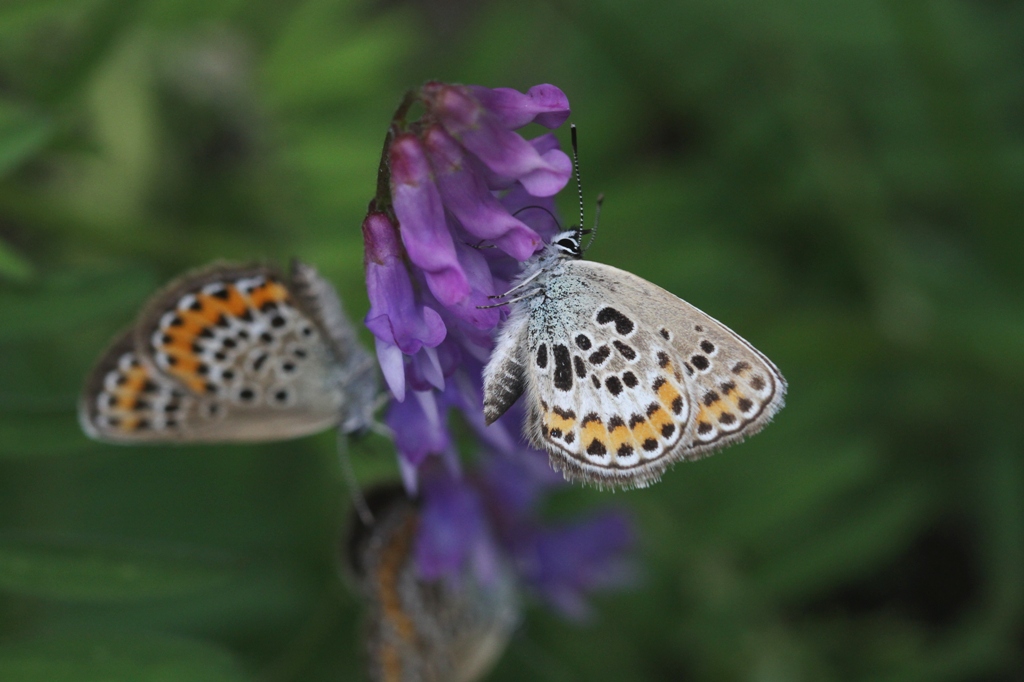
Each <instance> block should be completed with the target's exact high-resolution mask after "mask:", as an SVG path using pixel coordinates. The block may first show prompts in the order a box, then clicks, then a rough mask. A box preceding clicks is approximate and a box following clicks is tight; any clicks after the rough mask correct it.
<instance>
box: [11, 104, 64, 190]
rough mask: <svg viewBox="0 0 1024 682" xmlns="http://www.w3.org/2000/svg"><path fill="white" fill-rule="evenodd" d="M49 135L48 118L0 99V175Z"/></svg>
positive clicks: (14, 166) (40, 144)
mask: <svg viewBox="0 0 1024 682" xmlns="http://www.w3.org/2000/svg"><path fill="white" fill-rule="evenodd" d="M52 134H53V125H52V124H51V122H50V121H49V120H48V119H46V118H44V117H42V116H39V115H32V114H31V113H29V112H28V111H25V110H23V109H21V108H19V107H15V106H14V105H12V104H10V103H9V102H5V101H3V100H0V177H2V176H4V175H7V174H8V173H10V172H11V171H12V170H14V169H16V168H17V167H18V165H20V164H21V163H22V162H24V161H25V159H27V158H29V157H30V156H32V155H33V154H35V153H36V152H38V151H39V150H40V149H42V148H43V147H44V146H45V145H46V143H47V142H49V140H50V138H51V136H52Z"/></svg>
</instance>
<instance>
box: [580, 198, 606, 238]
mask: <svg viewBox="0 0 1024 682" xmlns="http://www.w3.org/2000/svg"><path fill="white" fill-rule="evenodd" d="M602 204H604V193H603V192H602V193H601V194H598V195H597V208H596V209H595V211H594V229H593V230H589V232H590V241H588V242H587V247H586V248H585V249H583V252H584V253H586V251H588V250H589V249H590V245H591V244H593V243H594V238H595V237H597V221H599V220H600V219H601V205H602ZM585 231H586V230H585Z"/></svg>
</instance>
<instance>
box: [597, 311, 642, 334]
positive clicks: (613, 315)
mask: <svg viewBox="0 0 1024 682" xmlns="http://www.w3.org/2000/svg"><path fill="white" fill-rule="evenodd" d="M596 319H597V323H598V324H610V323H614V324H615V331H616V332H617V333H618V334H619V335H621V336H628V335H629V334H630V333H631V332H632V331H633V327H634V325H633V320H631V319H629V318H628V317H626V316H625V315H623V314H622V313H620V312H619V311H618V310H616V309H615V308H610V307H606V308H601V310H599V311H598V312H597V318H596Z"/></svg>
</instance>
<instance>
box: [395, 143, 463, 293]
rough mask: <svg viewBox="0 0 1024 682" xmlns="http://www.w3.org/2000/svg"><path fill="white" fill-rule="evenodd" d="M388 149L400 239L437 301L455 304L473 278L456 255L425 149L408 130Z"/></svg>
mask: <svg viewBox="0 0 1024 682" xmlns="http://www.w3.org/2000/svg"><path fill="white" fill-rule="evenodd" d="M388 151H389V157H388V158H389V161H390V164H391V197H392V202H393V205H394V209H395V215H396V216H397V217H398V222H399V228H400V233H401V235H402V243H403V244H404V245H405V249H406V251H407V252H408V254H409V260H411V261H412V262H413V263H414V264H415V265H417V266H419V267H420V268H421V269H422V270H423V272H424V275H425V277H426V281H427V285H428V286H429V287H430V290H431V292H433V294H434V296H436V297H437V300H439V301H441V303H443V304H444V305H451V304H452V303H455V302H457V301H459V300H461V299H462V298H464V297H465V296H466V295H467V294H469V283H468V282H467V281H466V275H465V273H463V272H462V268H461V267H460V266H459V260H458V257H457V256H456V255H455V244H454V243H453V241H452V235H451V233H450V232H449V231H448V226H447V223H446V222H445V216H444V206H443V204H442V202H441V195H440V193H439V192H438V191H437V186H436V185H435V184H434V179H433V177H432V173H431V170H430V164H429V163H428V161H427V157H426V153H425V152H424V149H423V146H422V145H421V144H420V141H419V139H417V138H416V136H415V135H412V134H410V133H406V134H404V135H399V136H398V137H396V138H395V139H394V140H393V141H392V143H391V147H390V149H389V150H388Z"/></svg>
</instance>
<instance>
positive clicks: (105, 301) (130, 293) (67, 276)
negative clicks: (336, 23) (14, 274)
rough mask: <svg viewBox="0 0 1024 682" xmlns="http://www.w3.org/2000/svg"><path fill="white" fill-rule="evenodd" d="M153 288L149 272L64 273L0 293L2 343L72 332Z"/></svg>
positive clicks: (131, 304)
mask: <svg viewBox="0 0 1024 682" xmlns="http://www.w3.org/2000/svg"><path fill="white" fill-rule="evenodd" d="M155 287H156V279H155V278H154V276H153V274H152V273H151V272H147V271H144V270H139V269H131V270H123V271H120V272H106V273H85V272H67V273H61V274H59V275H54V276H51V277H50V278H48V279H47V280H45V281H44V282H42V283H40V284H39V285H38V286H33V287H31V288H29V289H26V290H25V291H14V290H11V289H8V290H6V291H0V316H3V317H5V318H6V319H7V320H8V323H7V324H5V325H3V326H0V342H10V341H20V340H24V339H30V338H33V337H38V336H42V335H47V334H56V333H59V332H62V331H69V330H73V329H75V328H76V327H79V326H81V325H84V324H88V323H90V322H95V321H96V320H97V319H98V318H103V317H106V316H110V315H114V314H118V313H121V314H124V313H126V312H127V311H131V310H134V309H136V308H137V307H138V306H139V305H140V304H141V302H142V301H143V300H145V298H146V297H147V296H148V295H149V294H151V293H152V292H153V290H154V289H155Z"/></svg>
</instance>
